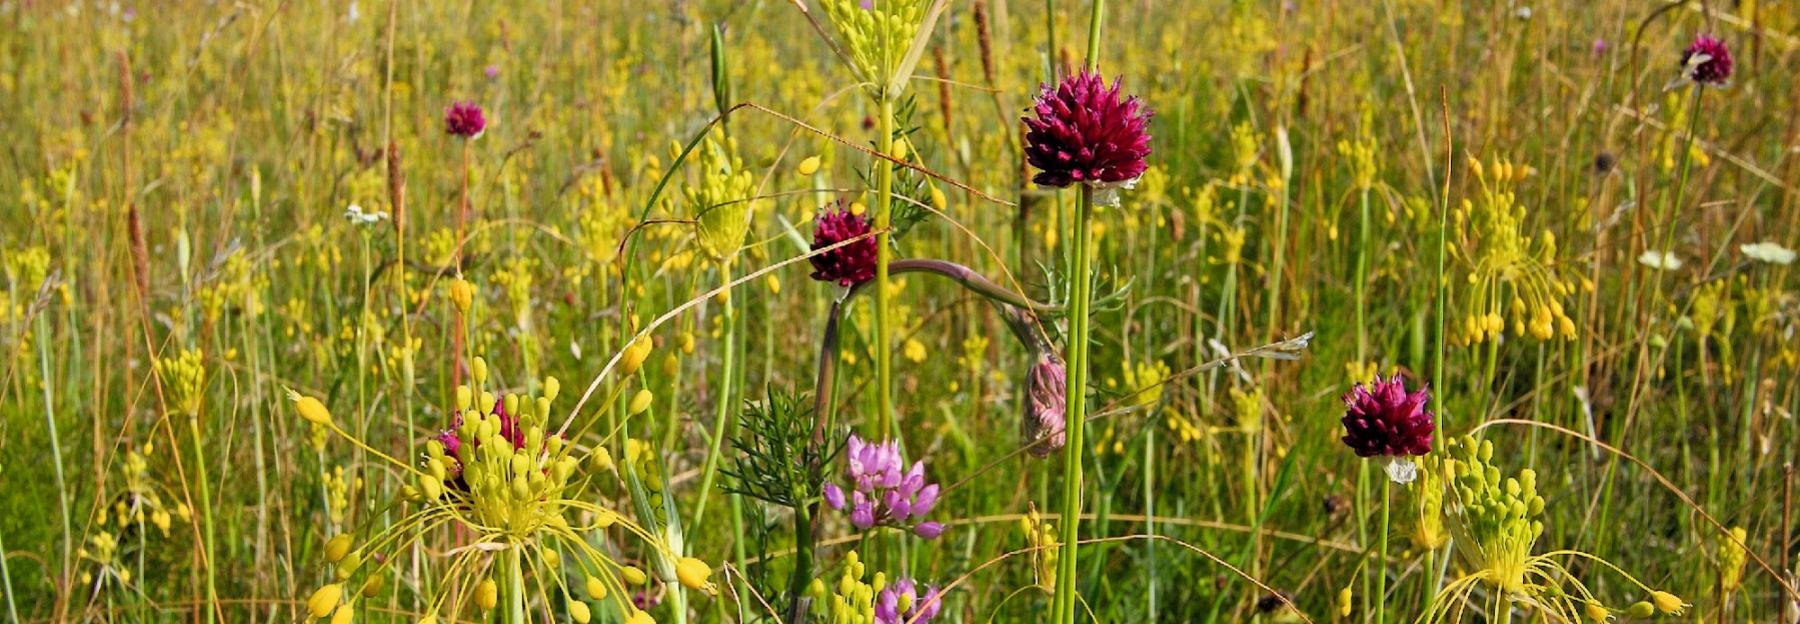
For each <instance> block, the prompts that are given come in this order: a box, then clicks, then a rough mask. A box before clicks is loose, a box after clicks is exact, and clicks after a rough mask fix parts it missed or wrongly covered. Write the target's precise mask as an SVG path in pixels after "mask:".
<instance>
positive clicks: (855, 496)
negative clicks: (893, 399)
mask: <svg viewBox="0 0 1800 624" xmlns="http://www.w3.org/2000/svg"><path fill="white" fill-rule="evenodd" d="M844 455H845V458H846V459H847V460H848V465H847V466H846V467H845V468H844V476H845V477H848V478H849V479H850V489H849V490H848V491H846V490H845V489H844V488H841V487H839V486H838V484H836V483H830V482H827V483H826V484H825V486H824V488H823V492H822V493H823V495H824V497H825V504H827V505H830V506H831V508H832V509H836V510H839V511H844V510H845V509H846V508H848V511H849V513H850V524H851V525H852V526H855V527H856V528H857V530H861V531H866V530H869V529H871V528H874V527H877V526H891V527H897V528H907V529H911V530H912V532H913V534H914V535H918V536H919V537H923V538H925V539H935V538H936V537H937V536H938V535H940V534H942V533H943V532H944V525H943V523H941V522H930V521H925V522H921V520H922V519H924V517H925V515H926V514H929V513H931V508H932V507H934V506H936V505H937V498H938V485H937V484H936V483H926V482H925V462H922V461H916V462H913V464H912V467H911V468H905V469H903V467H904V466H905V465H906V464H905V461H904V460H901V459H900V444H899V443H898V442H893V441H888V442H864V441H863V439H862V438H860V437H858V436H856V435H854V434H852V435H851V436H850V442H849V445H848V448H847V449H846V450H845V453H844Z"/></svg>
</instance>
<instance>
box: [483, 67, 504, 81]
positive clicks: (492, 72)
mask: <svg viewBox="0 0 1800 624" xmlns="http://www.w3.org/2000/svg"><path fill="white" fill-rule="evenodd" d="M481 73H482V74H483V75H486V76H487V77H488V80H493V79H495V78H499V77H500V66H499V65H489V66H487V67H484V68H482V70H481Z"/></svg>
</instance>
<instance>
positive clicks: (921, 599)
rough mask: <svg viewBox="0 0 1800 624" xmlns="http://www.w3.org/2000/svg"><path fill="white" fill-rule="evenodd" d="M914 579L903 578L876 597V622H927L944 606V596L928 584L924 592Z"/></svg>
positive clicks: (884, 623) (891, 623) (881, 623)
mask: <svg viewBox="0 0 1800 624" xmlns="http://www.w3.org/2000/svg"><path fill="white" fill-rule="evenodd" d="M919 589H920V588H919V586H918V584H917V583H914V582H913V580H912V579H909V578H901V579H900V580H897V581H894V583H893V584H892V585H889V586H887V587H885V588H882V590H881V594H880V595H878V596H876V597H875V624H926V623H927V622H930V621H931V619H932V618H935V617H937V615H938V611H940V610H942V609H943V608H944V600H943V596H941V595H939V594H938V590H937V588H936V587H932V586H930V585H927V586H925V587H924V590H925V591H924V594H923V595H921V594H920V593H919Z"/></svg>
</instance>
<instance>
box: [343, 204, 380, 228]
mask: <svg viewBox="0 0 1800 624" xmlns="http://www.w3.org/2000/svg"><path fill="white" fill-rule="evenodd" d="M387 218H388V213H386V212H382V211H375V212H363V209H362V206H358V205H356V204H350V207H349V208H345V209H344V220H346V221H349V222H350V224H351V225H374V224H376V223H380V222H382V221H385V220H387Z"/></svg>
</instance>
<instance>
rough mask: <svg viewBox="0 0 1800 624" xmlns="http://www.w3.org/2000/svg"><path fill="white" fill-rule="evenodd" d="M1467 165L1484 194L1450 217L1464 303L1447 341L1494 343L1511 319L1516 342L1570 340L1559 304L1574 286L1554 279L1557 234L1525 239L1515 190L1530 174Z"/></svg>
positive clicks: (1505, 165)
mask: <svg viewBox="0 0 1800 624" xmlns="http://www.w3.org/2000/svg"><path fill="white" fill-rule="evenodd" d="M1468 166H1469V170H1470V171H1471V172H1473V173H1474V174H1475V178H1476V180H1478V181H1479V182H1480V183H1481V189H1480V191H1479V192H1478V193H1477V196H1476V197H1475V198H1474V199H1464V200H1463V204H1462V206H1461V207H1459V208H1457V209H1456V210H1455V211H1453V214H1452V221H1453V222H1454V224H1455V225H1454V229H1455V230H1456V231H1457V232H1458V233H1459V236H1460V240H1459V241H1458V242H1457V243H1455V244H1453V245H1452V246H1451V247H1452V249H1451V251H1452V252H1453V253H1455V254H1456V256H1457V258H1458V259H1459V260H1460V261H1461V262H1462V263H1463V264H1464V266H1465V268H1466V271H1467V273H1466V275H1465V280H1466V282H1467V303H1466V304H1465V306H1464V310H1463V317H1462V318H1461V320H1460V321H1459V322H1458V325H1457V326H1456V327H1455V328H1454V330H1455V331H1453V332H1452V335H1451V340H1452V341H1453V342H1455V343H1456V344H1458V345H1471V344H1480V343H1483V342H1486V341H1490V340H1496V339H1498V338H1500V337H1501V336H1502V335H1504V334H1505V332H1506V328H1507V320H1508V318H1510V320H1511V321H1512V323H1511V325H1512V331H1513V333H1514V334H1516V335H1519V336H1529V337H1531V338H1534V339H1537V340H1550V339H1552V338H1557V337H1560V338H1563V339H1565V340H1568V339H1573V338H1574V337H1575V322H1574V321H1573V320H1572V319H1570V318H1569V315H1568V313H1567V311H1566V310H1564V308H1563V303H1562V302H1563V301H1564V300H1565V299H1567V298H1568V297H1569V296H1570V295H1572V294H1573V293H1574V287H1572V286H1571V285H1570V284H1571V280H1569V279H1566V278H1564V277H1563V276H1561V275H1560V274H1559V273H1558V269H1557V264H1556V236H1555V235H1554V234H1552V233H1550V232H1549V231H1548V230H1545V231H1543V232H1542V233H1541V234H1539V235H1538V236H1537V237H1533V236H1530V235H1528V234H1526V233H1525V229H1524V228H1525V207H1524V206H1523V205H1521V204H1520V203H1519V201H1518V197H1517V195H1516V194H1515V192H1514V189H1515V188H1516V187H1517V186H1518V184H1519V183H1520V182H1522V181H1524V180H1525V179H1526V178H1528V177H1530V176H1531V175H1532V174H1533V173H1534V171H1533V170H1532V169H1531V167H1528V166H1524V165H1515V164H1513V163H1512V162H1510V161H1507V160H1504V159H1495V160H1493V161H1492V162H1490V163H1488V164H1487V165H1483V164H1482V163H1481V161H1479V160H1476V159H1474V158H1470V159H1469V165H1468ZM1581 284H1582V286H1583V287H1584V288H1587V287H1590V286H1589V285H1588V284H1587V282H1586V281H1582V282H1581ZM1503 303H1504V311H1505V312H1506V315H1507V316H1504V317H1503V316H1502V315H1501V312H1502V306H1503Z"/></svg>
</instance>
